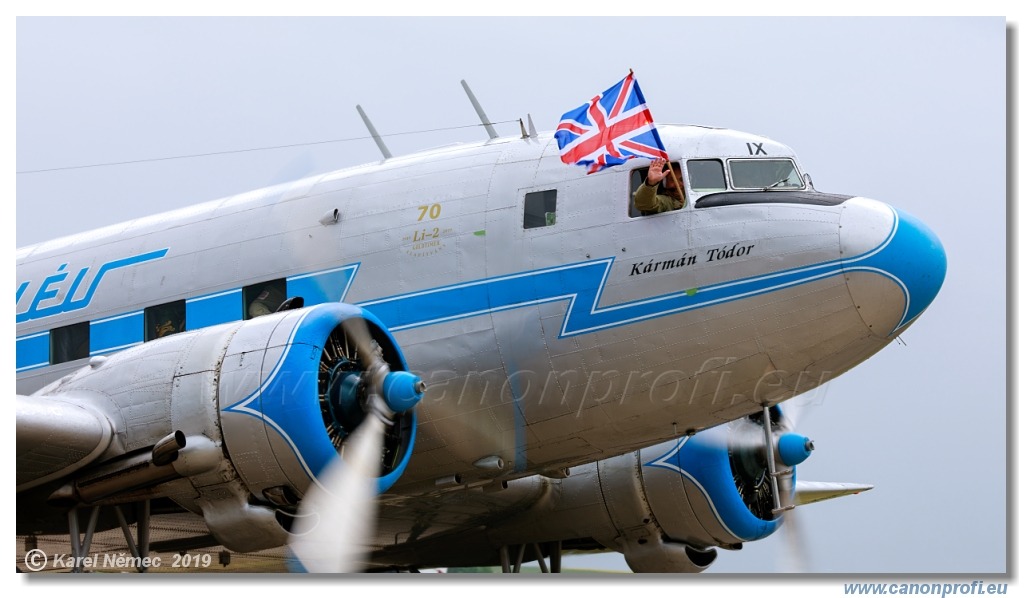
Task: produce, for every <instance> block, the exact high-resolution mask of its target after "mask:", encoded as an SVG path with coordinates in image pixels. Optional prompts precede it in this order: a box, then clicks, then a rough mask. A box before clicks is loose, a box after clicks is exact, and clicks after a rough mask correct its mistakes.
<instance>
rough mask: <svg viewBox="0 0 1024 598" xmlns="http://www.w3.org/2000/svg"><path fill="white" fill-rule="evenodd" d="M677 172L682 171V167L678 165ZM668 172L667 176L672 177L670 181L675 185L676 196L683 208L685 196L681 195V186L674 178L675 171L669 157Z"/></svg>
mask: <svg viewBox="0 0 1024 598" xmlns="http://www.w3.org/2000/svg"><path fill="white" fill-rule="evenodd" d="M679 170H680V171H682V170H683V165H682V164H680V165H679ZM668 172H669V176H671V177H672V181H673V182H675V184H676V195H677V196H678V199H679V203H681V204H683V207H686V195H684V194H683V184H682V183H681V182H680V181H679V179H677V178H676V169H675V168H672V158H671V157H670V158H669V161H668Z"/></svg>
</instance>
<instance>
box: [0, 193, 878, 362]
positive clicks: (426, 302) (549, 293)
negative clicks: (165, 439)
mask: <svg viewBox="0 0 1024 598" xmlns="http://www.w3.org/2000/svg"><path fill="white" fill-rule="evenodd" d="M897 222H898V218H897V217H896V214H895V212H894V219H893V227H892V230H891V231H890V233H889V235H888V236H887V237H886V239H885V241H883V242H882V243H881V244H880V245H879V246H878V247H876V248H874V249H872V250H871V251H868V252H865V253H863V254H861V255H859V256H856V257H852V258H846V259H839V260H831V261H827V262H822V263H819V264H812V265H809V266H803V267H799V268H792V269H789V270H783V271H780V272H773V273H770V274H764V275H759V276H752V277H748V278H743V279H738V280H733V281H729V282H723V283H719V284H714V285H710V286H707V287H702V288H700V289H697V290H696V292H694V291H692V290H691V291H686V290H680V291H678V292H674V293H669V294H665V295H660V296H657V297H650V298H646V299H640V300H636V301H628V302H625V303H620V304H617V305H611V306H603V307H602V306H600V303H601V294H602V292H603V290H604V287H605V283H606V282H607V279H608V275H609V273H610V272H611V268H612V265H613V264H614V263H615V258H614V257H608V258H601V259H596V260H590V261H585V262H578V263H574V264H567V265H562V266H554V267H550V268H542V269H538V270H531V271H527V272H520V273H516V274H510V275H504V276H498V277H494V278H485V279H481V280H475V281H470V282H465V283H459V284H455V285H448V286H443V287H437V288H434V289H426V290H423V291H416V292H413V293H406V294H401V295H395V296H391V297H385V298H382V299H372V300H369V301H365V302H362V303H359V304H358V305H359V307H363V308H365V309H367V310H369V311H370V312H372V313H373V314H374V315H376V316H377V317H378V318H379V319H380V320H381V321H382V322H383V323H384V325H385V326H386V327H387V328H388V329H389V330H391V331H400V330H408V329H412V328H420V327H424V326H431V325H434V324H439V323H443V322H450V321H454V320H459V319H462V318H469V317H473V316H479V315H485V314H490V313H496V312H500V311H505V310H510V309H517V308H521V307H526V306H530V305H539V304H542V303H550V302H553V301H568V302H569V306H568V308H567V309H566V315H565V318H564V320H563V323H562V328H561V331H560V334H559V337H560V338H562V337H568V336H575V335H579V334H587V333H591V332H596V331H599V330H604V329H608V328H613V327H617V326H624V325H627V324H634V323H637V322H643V321H646V320H651V319H655V318H661V317H664V316H669V315H673V314H677V313H682V312H685V311H690V310H694V309H700V308H703V307H709V306H712V305H718V304H722V303H727V302H730V301H736V300H739V299H744V298H747V297H754V296H757V295H762V294H765V293H770V292H773V291H777V290H781V289H785V288H789V287H793V286H797V285H801V284H806V283H809V282H812V281H816V280H822V279H825V278H828V277H831V276H837V275H841V274H842V273H843V270H844V268H847V269H850V268H851V266H856V268H857V269H865V270H879V271H880V272H879V273H880V274H883V275H886V276H889V277H890V278H892V277H893V275H892V274H891V273H889V272H888V270H889V269H890V268H891V266H890V264H889V262H891V261H892V260H891V259H890V258H891V256H889V255H888V254H889V253H892V251H889V250H888V246H889V245H890V242H891V241H892V239H893V237H894V235H895V232H896V226H897ZM893 251H895V250H893ZM358 268H359V264H358V263H356V264H350V265H347V266H343V267H340V268H332V269H330V270H325V271H321V272H313V273H309V274H303V275H298V276H292V277H289V278H288V279H287V281H288V294H289V296H295V295H298V294H299V293H300V292H302V293H306V294H307V295H308V296H304V298H305V300H306V305H314V304H318V303H326V302H330V301H344V299H345V295H347V293H348V290H349V289H350V288H351V286H352V282H353V279H354V278H355V274H356V272H357V271H358ZM240 297H241V289H230V290H225V291H222V292H218V293H215V294H212V295H207V296H204V297H198V298H194V299H189V300H188V301H187V305H188V309H189V312H188V316H187V322H188V327H189V329H195V328H199V327H201V326H199V325H198V324H201V325H203V326H208V325H213V324H221V323H227V322H231V321H236V320H238V319H239V316H240V313H241V298H240ZM214 304H217V305H216V308H215V305H214ZM200 306H202V309H200ZM200 312H202V316H201V317H197V316H199V313H200ZM129 336H132V338H128V337H127V336H126V338H125V339H122V340H123V341H124V342H119V341H118V339H113V338H108V339H105V342H104V345H106V346H118V344H122V345H126V344H129V343H131V342H134V341H135V338H134V335H129ZM37 338H38V335H37V334H32V335H27V336H25V337H22V338H19V339H17V350H18V364H19V368H18V371H26V370H30V369H37V368H39V367H45V366H46V365H48V363H47V362H48V359H49V354H48V345H47V344H46V343H44V342H39V341H37V340H36V339H37ZM30 340H31V342H30Z"/></svg>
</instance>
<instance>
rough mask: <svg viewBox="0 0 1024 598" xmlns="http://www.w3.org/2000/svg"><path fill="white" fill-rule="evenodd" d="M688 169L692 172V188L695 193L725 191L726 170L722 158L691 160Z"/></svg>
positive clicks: (687, 164) (688, 162) (687, 165)
mask: <svg viewBox="0 0 1024 598" xmlns="http://www.w3.org/2000/svg"><path fill="white" fill-rule="evenodd" d="M686 170H688V171H689V173H690V188H692V189H693V191H694V193H713V192H715V191H725V189H726V185H725V170H724V169H723V168H722V162H721V160H689V161H687V162H686Z"/></svg>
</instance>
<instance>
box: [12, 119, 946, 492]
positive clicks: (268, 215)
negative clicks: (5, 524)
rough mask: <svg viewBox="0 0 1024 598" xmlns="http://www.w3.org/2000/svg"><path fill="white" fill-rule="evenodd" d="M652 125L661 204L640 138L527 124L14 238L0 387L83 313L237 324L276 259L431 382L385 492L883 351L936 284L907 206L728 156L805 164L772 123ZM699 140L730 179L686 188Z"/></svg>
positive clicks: (586, 444) (551, 459) (48, 358)
mask: <svg viewBox="0 0 1024 598" xmlns="http://www.w3.org/2000/svg"><path fill="white" fill-rule="evenodd" d="M661 135H662V138H663V140H664V142H665V145H666V147H667V149H668V153H669V155H670V156H672V159H673V160H678V161H679V162H680V163H681V164H682V171H683V174H684V180H685V181H684V182H685V186H686V194H687V197H686V205H685V207H684V208H683V209H680V210H676V211H673V212H667V213H662V214H657V215H652V216H631V214H630V201H631V195H632V192H633V188H634V185H635V184H637V183H638V181H639V178H638V176H637V175H635V174H634V172H633V171H634V170H636V169H637V168H641V167H643V166H646V161H643V160H633V161H631V162H630V163H627V164H626V165H623V166H620V167H615V168H610V169H608V170H605V171H602V172H600V173H596V174H591V175H587V174H585V172H584V170H583V169H579V168H575V167H571V166H567V165H565V164H563V163H562V162H561V161H560V160H559V155H558V148H557V145H556V144H555V142H554V141H553V139H552V138H551V136H550V134H548V135H543V134H542V135H541V136H539V137H535V138H524V139H518V138H501V139H495V140H491V141H488V142H486V143H481V144H468V145H459V146H454V147H446V148H441V149H437V150H432V151H428V152H424V153H420V154H416V155H412V156H408V157H400V158H393V159H389V160H386V161H383V162H381V163H374V164H370V165H364V166H359V167H354V168H349V169H345V170H340V171H336V172H332V173H328V174H324V175H317V176H313V177H309V178H306V179H302V180H299V181H296V182H294V183H290V184H283V185H277V186H274V187H269V188H265V189H260V190H257V191H253V192H250V193H244V194H241V195H237V196H233V197H228V198H225V199H221V200H217V201H212V202H208V203H204V204H201V205H197V206H194V207H189V208H185V209H181V210H177V211H173V212H168V213H164V214H159V215H155V216H151V217H146V218H140V219H137V220H133V221H129V222H125V223H121V224H117V225H113V226H109V227H105V228H102V229H99V230H95V231H91V232H87V233H82V234H78V235H73V236H69V237H65V238H61V239H57V240H54V241H50V242H45V243H40V244H38V245H34V246H30V247H26V248H23V249H21V250H19V252H18V254H17V276H18V280H17V282H18V301H17V321H18V324H17V335H18V337H17V367H18V373H17V392H18V394H22V395H28V394H31V393H32V392H34V391H36V390H38V389H40V388H42V387H43V386H44V385H46V384H48V383H50V382H52V381H54V380H56V379H58V378H60V377H61V376H63V375H66V374H67V373H69V372H71V371H72V370H75V369H77V368H80V367H81V366H82V365H84V364H85V363H86V362H87V359H88V357H82V358H79V359H73V360H70V361H66V362H64V363H54V361H57V360H56V359H55V358H54V352H53V351H54V350H53V342H52V337H53V335H54V333H53V331H54V330H56V329H59V328H62V327H65V326H69V325H73V324H82V323H88V332H89V334H88V356H89V357H92V356H97V355H109V354H111V353H114V352H117V351H120V350H122V349H124V348H127V347H131V346H135V345H138V344H140V343H142V342H144V341H145V338H146V333H145V331H144V326H145V319H146V315H145V308H147V307H152V306H157V305H162V304H167V303H169V302H174V301H179V300H184V302H185V309H186V329H195V328H200V327H204V326H211V325H215V324H221V323H226V322H232V321H236V320H240V319H242V318H243V315H244V314H245V313H246V311H245V307H244V305H243V299H244V298H245V297H246V293H245V289H246V288H247V287H250V286H252V285H257V284H259V283H262V282H265V281H270V280H284V281H285V283H286V285H287V294H288V295H289V296H302V297H303V298H304V299H305V301H306V305H310V304H314V303H324V302H337V301H341V302H345V303H351V304H355V305H358V306H361V307H363V308H365V309H367V310H369V311H370V312H372V313H373V314H374V315H376V316H377V317H378V318H379V319H380V320H381V321H382V322H383V323H384V324H385V325H386V326H387V327H388V328H389V329H390V330H391V332H392V333H393V334H394V336H395V338H396V339H397V341H398V343H399V344H400V345H401V348H402V350H403V351H404V353H405V357H406V360H407V361H408V363H409V366H410V368H411V369H412V370H413V371H415V372H417V373H419V374H420V375H421V376H422V377H423V379H424V380H425V381H426V383H427V386H428V390H427V393H426V395H425V397H424V399H423V401H422V403H421V406H420V408H419V411H418V418H419V419H418V422H419V423H418V427H417V438H416V448H415V453H414V456H413V458H412V460H411V462H410V464H409V467H408V469H407V471H406V472H405V474H404V475H403V477H402V478H401V480H400V481H399V483H398V484H397V485H396V487H395V490H396V491H401V490H402V488H412V487H413V486H416V485H423V484H427V485H430V484H432V483H434V482H435V481H436V480H442V479H446V478H447V477H449V476H460V477H462V478H464V479H472V478H473V477H475V476H476V477H486V476H487V475H489V473H488V471H487V463H491V462H490V461H487V459H488V458H491V457H495V456H496V457H499V458H500V459H501V460H502V461H503V462H505V463H507V464H508V466H509V467H510V468H513V471H514V472H515V473H516V474H517V475H520V476H525V475H528V474H533V473H538V472H546V471H554V470H557V469H560V468H565V467H568V466H572V465H576V464H580V463H585V462H591V461H595V460H597V459H601V458H605V457H609V456H612V455H616V454H621V453H624V452H626V451H630V450H635V449H639V448H641V447H645V446H649V445H651V444H654V443H656V442H660V441H664V440H667V439H670V438H674V437H678V436H679V435H681V434H684V433H687V432H690V431H695V430H702V429H705V428H709V427H712V426H715V425H718V424H721V423H723V422H727V421H730V420H733V419H736V418H738V417H742V416H744V415H747V414H750V413H754V412H758V411H760V410H761V409H762V408H763V407H764V406H765V405H769V406H770V405H774V404H777V403H778V402H780V401H783V400H785V399H788V398H790V397H793V396H795V395H797V394H800V393H803V392H806V391H808V390H811V389H813V388H815V387H817V386H819V385H821V384H823V383H824V382H827V381H828V380H830V379H831V378H833V377H835V376H837V375H839V374H841V373H843V372H845V371H847V370H849V369H850V368H852V367H853V366H855V365H857V364H858V363H861V362H862V361H864V360H865V359H867V358H868V357H870V356H871V355H873V354H874V353H875V352H877V351H879V350H880V349H881V348H883V347H884V346H885V345H886V344H888V343H889V342H891V341H892V340H893V339H894V338H895V337H896V335H897V334H899V333H900V331H901V330H902V329H903V328H905V327H906V326H907V325H909V324H910V323H911V322H912V321H913V320H914V319H915V318H916V317H917V316H918V315H920V313H921V312H922V311H923V310H924V309H925V307H927V305H928V304H929V303H930V302H931V300H932V298H933V297H934V296H935V293H936V292H937V291H938V288H939V286H940V285H941V282H942V277H943V274H944V271H945V255H944V253H943V251H942V247H941V244H939V242H938V240H937V239H936V238H935V237H934V235H933V234H932V233H931V232H930V231H929V230H928V229H927V228H926V227H925V226H924V225H923V224H921V223H920V222H919V221H917V220H916V219H914V218H913V217H911V216H909V215H907V214H905V213H903V212H900V211H899V210H897V209H895V208H892V207H890V206H889V205H887V204H884V203H881V202H878V201H875V200H871V199H866V198H860V197H847V196H836V195H827V194H822V193H818V192H815V191H813V189H811V188H810V185H809V182H808V180H806V179H805V178H803V177H799V176H798V178H799V180H790V181H788V182H786V184H784V185H780V186H774V185H771V184H765V185H764V186H763V187H761V186H760V185H758V188H754V187H750V186H749V184H748V183H744V182H743V181H741V180H739V177H738V173H739V172H740V171H739V170H734V169H733V166H732V165H733V163H734V162H735V163H737V164H738V163H739V162H741V161H743V162H750V161H755V160H761V161H764V160H788V161H791V162H792V163H793V164H794V165H795V167H796V168H797V169H798V170H797V172H798V173H802V170H799V162H798V161H797V159H796V156H795V155H794V154H793V152H792V151H791V150H790V149H789V148H788V147H786V146H784V145H781V144H779V143H777V142H774V141H771V140H769V139H766V138H763V137H757V136H754V135H749V134H744V133H739V132H735V131H729V130H723V129H710V128H703V127H693V126H662V127H661ZM709 161H718V162H719V163H720V164H721V165H722V166H723V174H724V178H723V180H722V185H723V187H722V188H707V187H700V188H695V186H694V185H695V182H696V177H697V176H698V174H699V173H698V169H702V168H704V167H706V166H707V163H708V162H709ZM634 163H636V164H634ZM780 182H781V181H780ZM744 185H747V186H744ZM546 192H548V193H546ZM549 200H550V201H551V203H550V204H544V203H543V202H546V201H549ZM537 201H541V202H542V205H543V207H542V208H541V210H540V212H539V213H540V222H539V223H538V222H536V210H535V209H534V208H535V207H536V205H537ZM548 208H550V209H548ZM524 210H526V212H527V213H526V214H524ZM531 215H532V216H533V217H534V220H532V221H530V227H529V228H527V227H526V223H527V221H528V220H530V216H531ZM534 224H536V225H535V226H534ZM222 416H223V417H234V416H236V415H234V414H227V413H222ZM126 417H127V418H131V417H134V416H133V415H132V414H127V415H126ZM137 417H139V418H140V420H139V421H140V422H142V421H143V420H144V418H145V417H146V414H145V413H140V414H138V415H137ZM237 417H243V416H242V415H237ZM127 423H128V425H129V427H130V426H131V425H132V422H131V421H128V422H127ZM286 440H288V439H286ZM229 448H230V447H229Z"/></svg>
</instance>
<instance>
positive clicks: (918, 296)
mask: <svg viewBox="0 0 1024 598" xmlns="http://www.w3.org/2000/svg"><path fill="white" fill-rule="evenodd" d="M890 209H892V210H893V218H894V222H893V232H892V233H891V235H890V238H889V240H888V241H887V242H886V243H885V244H884V245H883V246H882V247H881V248H880V250H878V251H875V252H873V253H872V254H871V255H870V256H868V258H867V259H863V260H851V261H850V262H848V263H846V264H845V265H844V270H845V271H846V272H871V273H873V274H878V275H880V276H884V277H885V278H888V279H889V280H891V281H893V282H894V283H896V285H897V286H898V287H899V288H900V290H901V291H902V292H903V300H904V309H903V316H902V317H901V318H900V320H899V322H897V324H896V325H895V326H894V327H893V329H892V330H891V331H889V334H892V333H894V332H896V331H897V330H898V329H899V328H901V327H903V326H905V325H906V324H908V323H909V322H911V321H912V320H913V319H914V318H916V317H918V316H919V315H921V313H922V312H923V311H924V310H925V309H926V308H927V307H928V306H929V305H931V302H932V300H934V299H935V296H936V295H937V294H938V292H939V289H940V288H941V287H942V283H943V281H944V280H945V278H946V252H945V250H944V249H943V247H942V242H941V241H939V238H938V237H937V236H936V235H935V233H934V232H932V231H931V229H929V228H928V227H927V226H926V225H925V224H924V223H923V222H921V221H920V220H919V219H917V218H915V217H914V216H911V215H910V214H907V213H906V212H903V211H902V210H897V209H895V208H890Z"/></svg>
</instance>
